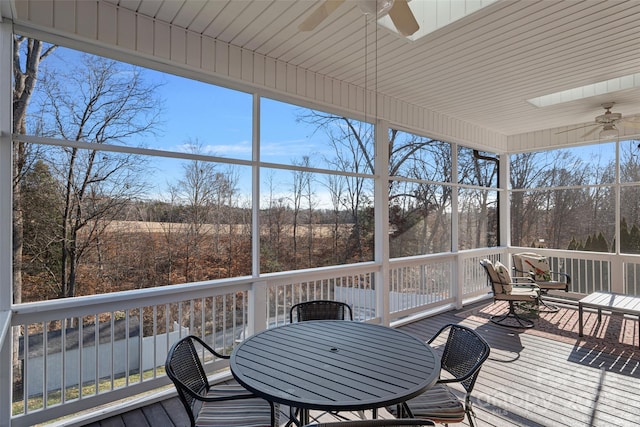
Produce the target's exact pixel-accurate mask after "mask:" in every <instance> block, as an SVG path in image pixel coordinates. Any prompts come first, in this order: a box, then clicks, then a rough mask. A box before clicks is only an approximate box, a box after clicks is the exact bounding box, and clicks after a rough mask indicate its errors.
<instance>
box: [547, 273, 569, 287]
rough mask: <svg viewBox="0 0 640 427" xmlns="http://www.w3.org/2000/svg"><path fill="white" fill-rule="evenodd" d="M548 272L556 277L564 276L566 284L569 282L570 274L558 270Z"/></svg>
mask: <svg viewBox="0 0 640 427" xmlns="http://www.w3.org/2000/svg"><path fill="white" fill-rule="evenodd" d="M549 273H551V274H552V275H554V276H556V277H564V278H565V280H566V282H567V285H570V284H571V276H569V275H568V274H567V273H562V272H560V271H550V272H549Z"/></svg>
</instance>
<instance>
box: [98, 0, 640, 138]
mask: <svg viewBox="0 0 640 427" xmlns="http://www.w3.org/2000/svg"><path fill="white" fill-rule="evenodd" d="M101 1H109V2H111V3H114V4H116V5H118V6H119V7H121V8H126V9H130V10H133V11H136V12H137V13H139V14H142V15H146V16H149V17H153V18H155V19H158V20H162V21H166V22H168V23H171V24H174V25H176V26H179V27H183V28H185V29H188V30H190V31H194V32H196V33H200V34H204V35H206V36H210V37H213V38H216V39H219V40H221V41H224V42H226V43H230V44H232V45H236V46H239V47H242V48H243V49H249V50H251V51H255V52H257V53H259V54H262V55H266V56H269V57H272V58H275V59H278V60H281V61H285V62H286V63H289V64H292V65H295V66H299V67H302V68H304V69H308V70H311V71H313V72H317V73H321V74H324V75H327V76H330V77H333V78H336V79H338V80H344V81H347V82H350V83H354V84H357V85H361V86H365V87H368V88H377V89H378V91H379V92H381V93H384V94H387V95H390V96H393V97H397V98H399V99H402V100H404V101H406V102H409V103H411V104H415V105H417V106H421V107H424V108H427V109H429V110H433V111H436V112H440V113H444V114H446V115H449V116H451V117H455V118H459V119H461V120H464V121H467V122H470V123H473V124H477V125H479V126H482V127H484V128H487V129H490V130H493V131H496V132H499V133H502V134H504V135H518V134H522V133H526V132H532V131H536V130H543V129H549V128H558V127H562V126H568V127H572V126H574V125H577V124H582V123H588V122H592V121H593V119H594V117H595V116H597V115H600V114H602V113H603V112H604V110H603V109H602V108H601V106H600V105H601V104H602V103H603V102H610V101H614V102H615V103H616V105H615V106H614V109H613V110H614V112H619V113H622V114H623V116H630V115H635V114H640V87H636V88H631V89H625V90H619V91H616V92H613V93H610V94H607V95H599V96H592V97H587V98H584V99H581V100H576V101H571V102H566V103H562V104H558V105H554V106H549V107H543V108H539V107H535V106H533V105H531V104H529V103H528V102H527V101H526V100H527V99H530V98H533V97H538V96H542V95H546V94H549V93H553V92H558V91H563V90H567V89H572V88H576V87H579V86H583V85H588V84H594V83H598V82H602V81H606V80H609V79H613V78H617V77H622V76H627V75H632V74H636V73H640V25H639V24H638V23H639V22H640V1H639V0H629V1H620V0H608V1H602V0H584V1H575V0H540V1H534V0H519V1H508V0H498V1H496V2H495V3H492V4H490V5H489V6H488V7H485V8H483V9H480V10H479V11H477V12H475V13H473V14H471V15H468V16H466V17H464V18H462V19H460V20H458V21H456V22H454V23H452V24H451V25H448V26H445V27H443V28H440V29H439V30H437V31H435V32H434V33H431V34H430V35H427V36H426V37H424V38H421V39H419V40H417V41H413V42H410V41H408V40H406V39H404V38H402V37H400V36H398V35H397V34H395V33H393V32H391V31H389V30H387V29H385V28H383V27H380V26H378V25H376V24H375V22H373V21H372V20H371V19H369V20H368V21H367V18H366V16H365V15H364V14H363V12H362V11H361V9H360V8H359V7H358V4H357V1H355V0H347V1H346V2H345V3H344V4H342V5H340V6H339V7H338V9H337V10H336V11H335V12H334V13H333V14H331V15H330V16H329V17H328V18H327V19H325V20H324V21H323V22H322V24H320V25H319V26H318V27H317V28H316V29H314V30H313V31H310V32H301V31H299V30H298V25H299V24H300V23H301V22H302V20H304V19H305V18H306V17H307V16H308V15H309V14H310V13H311V12H312V11H313V10H315V9H316V8H317V7H318V6H319V5H320V4H321V3H322V1H311V0H304V1H294V0H275V1H269V0H228V1H225V0H164V1H162V0H101ZM412 1H416V2H417V1H432V2H439V7H440V6H442V7H443V8H444V7H451V6H450V3H452V0H446V1H445V0H412ZM456 1H457V2H458V7H460V6H459V3H463V4H464V2H465V1H466V2H471V1H475V2H478V1H480V0H453V2H454V5H455V4H456V3H455V2H456ZM443 10H444V9H443ZM442 13H446V11H445V12H442ZM367 22H369V24H366V23H367ZM365 43H366V44H365ZM365 46H368V48H367V49H365ZM638 132H640V130H638Z"/></svg>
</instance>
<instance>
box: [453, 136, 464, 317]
mask: <svg viewBox="0 0 640 427" xmlns="http://www.w3.org/2000/svg"><path fill="white" fill-rule="evenodd" d="M457 182H458V144H451V183H452V184H455V183H457ZM459 199H460V187H458V186H457V185H453V187H452V188H451V252H453V253H454V254H457V255H456V258H455V260H456V262H455V268H452V269H451V291H452V292H453V298H454V303H455V305H456V308H457V309H461V308H462V295H464V287H463V285H464V284H463V283H462V280H461V279H462V278H463V277H464V275H463V274H462V267H463V265H462V262H460V254H459V253H458V251H459V250H460V247H459V245H458V242H459V240H460V234H459V231H460V217H459V215H458V212H459V211H460V208H459V204H458V201H459Z"/></svg>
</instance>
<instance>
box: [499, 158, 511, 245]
mask: <svg viewBox="0 0 640 427" xmlns="http://www.w3.org/2000/svg"><path fill="white" fill-rule="evenodd" d="M498 158H499V162H498V180H499V186H498V196H499V197H500V207H499V214H500V223H499V224H498V227H499V229H500V241H499V242H498V245H499V246H503V247H509V246H511V209H510V206H511V203H509V174H510V172H509V170H510V166H509V155H508V154H506V153H503V154H500V155H499V156H498Z"/></svg>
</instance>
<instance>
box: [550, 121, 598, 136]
mask: <svg viewBox="0 0 640 427" xmlns="http://www.w3.org/2000/svg"><path fill="white" fill-rule="evenodd" d="M589 126H598V127H599V126H600V125H595V124H590V125H583V126H578V127H577V128H571V129H567V130H561V131H560V132H556V135H558V134H559V133H567V132H571V131H574V130H578V129H584V128H588V127H589ZM596 129H597V127H596Z"/></svg>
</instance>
